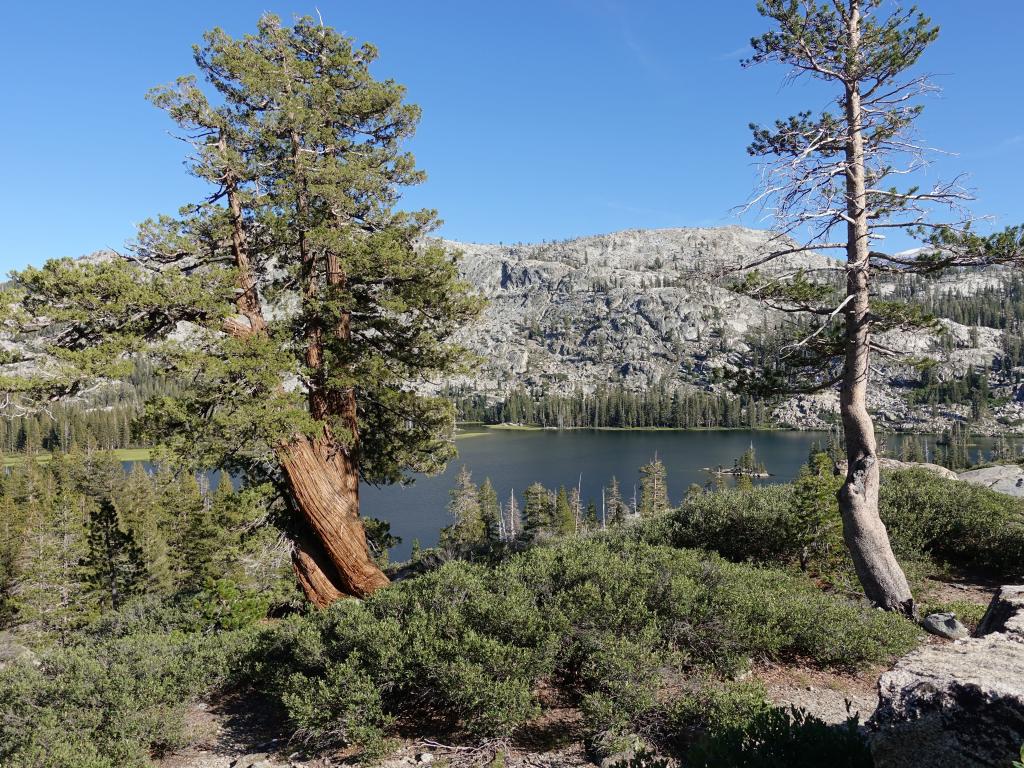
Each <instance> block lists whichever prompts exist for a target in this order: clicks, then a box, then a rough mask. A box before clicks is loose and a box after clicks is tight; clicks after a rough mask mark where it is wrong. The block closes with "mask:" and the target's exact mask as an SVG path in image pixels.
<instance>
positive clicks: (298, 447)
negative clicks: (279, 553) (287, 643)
mask: <svg viewBox="0 0 1024 768" xmlns="http://www.w3.org/2000/svg"><path fill="white" fill-rule="evenodd" d="M278 455H279V457H280V459H281V466H282V469H283V470H284V473H285V479H286V481H287V483H288V489H289V492H290V493H291V496H292V498H293V499H294V501H295V505H296V507H298V509H299V510H301V512H302V515H303V517H304V518H305V520H306V522H307V523H309V527H310V528H311V529H312V531H313V533H314V534H315V536H316V538H317V540H318V541H319V543H320V544H321V545H322V547H323V551H324V552H325V553H326V554H327V557H328V559H329V561H330V563H331V565H333V566H334V568H335V569H336V571H337V575H336V579H335V578H334V574H330V573H329V572H326V571H325V569H324V568H322V567H319V564H320V562H321V561H322V558H319V553H318V552H316V551H315V549H313V548H309V549H306V550H305V551H302V552H301V554H300V557H299V560H298V563H299V566H298V567H297V569H296V570H297V571H298V570H299V568H301V569H302V570H303V573H302V575H301V577H300V582H303V589H306V590H307V591H306V594H307V595H308V596H309V597H310V599H311V600H312V601H313V602H315V603H317V604H322V603H324V604H325V603H329V602H331V601H332V599H337V598H336V597H333V598H332V596H331V594H330V591H329V589H325V588H324V586H320V582H322V581H324V580H327V581H331V582H332V583H333V586H335V587H336V588H338V589H339V590H340V591H341V592H343V593H344V594H347V595H354V596H356V597H366V596H367V595H369V594H370V593H371V592H373V591H374V590H375V589H379V588H380V587H383V586H386V585H387V584H388V578H387V576H385V575H384V573H383V571H381V569H380V568H379V567H378V565H377V564H376V563H375V562H374V561H373V559H372V558H371V557H370V553H369V550H368V549H367V546H366V532H365V531H364V530H363V523H362V521H361V520H360V519H359V474H358V472H356V471H355V468H354V467H353V466H352V462H351V460H350V459H349V458H348V455H347V454H346V453H345V452H344V451H343V450H341V449H340V448H339V446H337V444H336V443H335V442H334V441H333V440H331V439H330V438H329V437H327V436H321V437H319V438H315V439H313V438H305V437H303V438H297V439H295V440H293V441H292V442H290V443H288V445H286V446H284V447H283V448H281V450H280V451H279V453H278ZM300 541H301V539H300ZM318 558H319V559H318ZM313 566H318V570H319V571H320V573H319V574H314V575H313V576H310V575H309V573H311V572H312V571H313ZM307 582H308V583H307ZM309 586H314V587H316V588H315V589H314V590H313V591H312V592H311V591H310V589H309Z"/></svg>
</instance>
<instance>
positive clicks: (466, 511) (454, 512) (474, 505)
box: [441, 467, 487, 551]
mask: <svg viewBox="0 0 1024 768" xmlns="http://www.w3.org/2000/svg"><path fill="white" fill-rule="evenodd" d="M450 496H451V500H450V501H449V502H448V513H449V514H450V515H451V516H452V520H453V522H452V524H451V525H450V526H448V527H447V528H445V529H443V530H442V531H441V543H442V544H443V545H445V546H447V547H450V548H452V549H454V550H456V551H465V550H469V549H472V548H473V547H476V546H479V545H480V544H482V543H483V542H484V541H486V539H487V527H486V525H485V524H484V518H483V515H482V511H481V509H480V489H479V488H477V487H476V486H475V485H474V484H473V476H472V474H470V472H469V470H468V469H466V467H463V468H462V469H461V470H460V471H459V477H458V479H457V480H456V481H455V487H454V488H453V489H452V490H451V492H450Z"/></svg>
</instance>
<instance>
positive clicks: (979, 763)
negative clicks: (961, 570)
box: [870, 586, 1024, 768]
mask: <svg viewBox="0 0 1024 768" xmlns="http://www.w3.org/2000/svg"><path fill="white" fill-rule="evenodd" d="M978 631H979V635H981V636H978V637H974V638H968V639H966V640H960V641H957V642H953V643H942V644H935V645H927V646H924V647H922V648H920V649H918V650H917V651H914V652H913V653H911V654H909V655H908V656H905V657H904V658H903V659H901V660H900V661H899V662H898V663H897V664H896V666H895V667H894V668H893V669H892V670H890V671H889V672H886V673H885V674H883V675H882V677H881V678H880V680H879V681H878V689H879V706H878V710H877V711H876V712H875V715H874V717H873V718H872V720H871V723H870V725H871V728H872V733H871V750H872V754H873V756H874V759H875V765H876V766H877V768H897V767H899V768H905V767H908V766H909V767H912V766H922V767H924V766H927V768H996V767H998V768H1005V767H1006V766H1009V765H1010V763H1011V761H1012V760H1013V758H1014V756H1016V755H1017V754H1019V749H1020V746H1021V743H1022V742H1024V586H1015V587H1003V588H1002V589H1001V590H1000V592H999V593H998V594H997V595H996V596H995V598H994V599H993V601H992V604H991V605H990V606H989V610H988V612H987V613H986V615H985V618H984V619H983V620H982V622H981V625H980V626H979V630H978ZM982 633H983V634H982Z"/></svg>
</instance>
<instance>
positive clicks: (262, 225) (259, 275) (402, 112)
mask: <svg viewBox="0 0 1024 768" xmlns="http://www.w3.org/2000/svg"><path fill="white" fill-rule="evenodd" d="M376 56H377V51H376V49H375V48H374V47H373V46H371V45H362V46H357V45H355V44H354V43H353V41H352V40H351V39H350V38H347V37H345V36H343V35H340V34H338V33H337V32H335V31H334V30H332V29H331V28H329V27H327V26H324V25H322V24H319V23H317V22H315V21H314V20H312V19H309V18H303V19H299V20H297V21H296V22H295V23H294V24H293V25H292V26H290V27H286V26H283V25H282V24H281V22H280V20H279V19H277V18H276V17H274V16H272V15H266V16H264V17H263V18H261V19H260V21H259V23H258V25H257V30H256V32H255V33H254V34H252V35H247V36H245V37H244V38H242V39H232V38H231V37H229V36H228V35H227V34H226V33H224V32H223V31H221V30H219V29H218V30H214V31H212V32H210V33H208V34H207V35H206V36H205V37H204V42H203V44H202V45H200V46H197V48H196V49H195V61H196V64H197V66H198V68H199V71H200V72H201V74H202V75H203V77H204V78H205V81H206V86H205V87H204V86H202V85H200V83H199V82H198V81H197V80H196V79H195V78H192V77H184V78H181V79H179V80H178V81H177V82H176V83H175V84H174V85H171V86H168V87H163V88H158V89H156V90H155V91H153V92H152V93H151V99H152V101H153V102H154V103H155V104H156V105H157V106H159V107H161V108H163V109H165V110H166V111H167V112H168V114H169V115H170V117H171V118H172V119H173V120H174V121H175V122H176V123H177V125H178V126H179V127H180V128H181V130H182V132H183V134H184V138H186V139H187V140H188V141H190V142H191V143H192V145H193V147H194V150H195V152H194V155H193V156H192V157H191V158H190V170H191V172H192V174H193V175H195V176H196V177H197V178H199V179H200V180H202V181H204V182H206V183H207V184H209V185H210V186H211V194H210V195H209V196H208V197H206V198H205V199H204V200H203V201H202V202H200V203H199V204H197V205H192V206H188V207H186V208H183V209H182V211H183V213H182V214H181V217H180V218H178V219H175V218H172V217H166V216H164V217H160V218H158V219H155V220H151V221H148V222H145V223H144V224H143V225H142V226H141V227H140V230H139V234H138V237H137V239H136V242H135V243H134V244H133V246H132V251H133V253H132V254H130V255H129V256H128V257H125V258H115V259H111V260H106V261H103V262H88V263H82V262H74V261H72V260H70V259H66V260H59V261H52V262H49V263H48V264H47V265H46V266H44V267H43V268H41V269H36V268H29V269H26V270H24V271H23V272H20V273H18V274H15V275H14V276H13V280H12V282H11V283H10V284H8V285H7V286H6V288H5V296H4V297H3V301H2V302H0V306H2V307H3V313H4V315H5V317H4V318H3V319H5V320H7V319H10V320H11V321H12V322H14V323H17V324H19V325H20V327H21V328H22V330H23V331H24V332H25V333H42V334H44V335H47V338H48V340H49V341H50V342H51V346H52V347H53V349H54V350H55V351H56V352H58V353H59V354H58V355H57V356H56V359H57V360H58V361H59V366H55V367H54V369H53V370H50V371H47V374H46V376H45V377H44V376H35V377H31V378H30V380H29V381H27V382H21V383H19V384H18V386H17V387H16V389H17V390H18V392H17V397H18V399H19V400H20V401H21V402H22V403H24V404H26V405H31V404H32V403H33V402H35V401H43V400H46V401H50V400H52V399H54V398H60V397H62V396H66V395H73V394H76V393H78V392H80V391H82V389H83V388H85V387H87V386H89V385H90V384H91V383H92V382H95V381H97V380H100V379H103V378H117V377H119V376H123V375H124V374H125V373H127V372H128V369H129V368H130V365H131V363H130V360H131V359H132V358H131V357H130V356H129V354H128V353H137V352H140V351H141V352H146V353H147V354H149V355H150V356H151V358H152V360H153V361H154V364H155V365H157V366H159V367H160V368H162V369H163V370H166V371H168V372H171V373H172V374H173V375H174V376H175V377H178V378H179V379H181V380H186V381H188V382H189V386H188V387H183V388H182V389H181V391H180V392H178V393H175V394H173V395H170V396H166V397H161V398H156V399H155V400H154V402H152V403H150V404H149V406H148V408H147V417H146V425H147V430H148V431H149V433H150V434H151V435H152V436H153V437H154V438H156V439H158V440H159V441H160V442H161V443H162V444H163V446H164V448H165V450H167V451H168V452H169V454H171V455H173V456H174V457H175V458H176V459H177V460H178V461H180V462H181V463H182V464H183V465H185V466H189V467H191V468H193V469H221V468H223V469H227V470H229V471H231V472H233V473H240V474H244V475H245V476H246V478H247V480H248V481H250V482H251V483H253V484H254V485H255V484H262V483H268V484H272V486H273V487H274V488H278V489H280V492H281V494H282V495H283V497H284V501H285V506H286V508H287V509H289V510H292V511H293V512H294V515H293V518H292V519H286V520H284V523H285V528H286V529H287V530H288V531H289V533H290V534H292V535H293V537H294V543H295V565H296V568H295V571H296V574H297V575H298V577H299V580H300V583H301V586H302V587H303V589H304V590H305V592H306V594H307V596H308V597H309V598H310V599H311V600H312V601H313V602H315V603H317V604H319V605H326V604H328V603H329V602H331V601H332V600H334V599H337V598H338V597H339V596H341V595H343V594H352V595H357V596H365V595H367V594H369V593H371V592H372V591H374V590H375V589H377V588H379V587H382V586H384V585H385V584H387V578H386V577H385V576H384V574H383V572H382V571H381V570H380V568H379V566H378V565H377V564H376V563H375V562H374V561H373V559H372V558H371V556H370V553H369V550H368V548H367V546H366V538H365V531H364V529H363V526H362V523H361V521H360V519H359V516H358V511H359V508H358V488H359V483H360V482H370V483H376V484H381V483H393V482H398V481H400V480H402V479H404V478H407V477H408V476H409V472H410V471H412V472H435V471H439V470H440V469H441V468H442V467H443V466H444V464H445V463H446V462H447V461H448V459H449V458H450V457H451V456H452V455H453V450H454V449H453V446H452V441H451V436H452V431H453V429H454V419H453V413H452V409H451V406H450V404H449V403H448V402H447V401H446V400H445V399H444V398H443V397H433V396H427V395H424V394H421V389H420V388H418V387H417V386H416V385H417V384H419V383H421V382H423V381H427V380H434V379H436V378H438V377H439V376H441V375H444V374H447V373H451V372H454V371H456V370H458V369H460V367H461V365H462V361H463V360H464V353H463V350H462V349H461V348H459V347H458V346H457V345H454V344H453V343H452V342H451V337H452V334H453V333H454V332H455V330H457V329H458V328H459V327H460V326H461V325H462V324H464V323H465V322H466V321H467V320H469V319H471V318H472V317H474V316H475V315H476V314H477V312H478V311H479V307H480V302H479V300H478V299H476V298H475V297H473V296H471V295H470V293H469V289H468V286H467V285H466V284H465V283H464V282H463V281H462V280H461V279H460V278H459V274H458V267H457V264H456V262H455V260H454V259H453V258H452V256H451V254H449V253H448V252H447V251H446V250H445V248H444V247H443V246H442V245H440V244H438V243H436V242H433V241H428V240H426V235H427V234H428V233H429V232H430V231H431V230H432V229H433V228H434V227H436V225H437V221H438V220H437V218H436V217H435V215H434V213H433V212H432V211H426V210H425V211H418V212H414V213H403V212H398V211H396V210H395V204H396V201H397V200H398V199H399V198H400V196H401V190H402V189H403V188H404V187H406V186H408V185H412V184H417V183H419V182H421V181H422V180H423V178H424V176H423V174H422V173H421V172H420V171H419V170H417V169H416V167H415V163H414V160H413V158H412V156H411V155H409V154H408V153H407V152H405V150H404V148H403V142H404V141H406V140H407V139H408V138H409V137H410V136H411V135H412V134H413V132H414V130H415V128H416V124H417V122H418V119H419V110H418V109H417V108H416V107H415V106H412V105H409V104H406V103H404V96H405V91H404V89H403V88H402V86H400V85H399V84H397V83H395V82H394V81H392V80H377V79H375V78H374V77H373V76H372V75H371V73H370V65H371V63H372V62H373V61H374V59H375V58H376ZM147 262H148V266H152V265H157V266H159V268H158V269H151V268H148V267H147ZM285 292H290V294H291V295H292V296H294V297H295V302H294V304H292V305H291V306H292V308H293V310H294V311H293V312H292V313H291V314H289V315H287V316H284V315H277V316H273V317H270V316H267V315H265V314H264V311H263V300H264V297H270V296H275V297H280V296H281V295H282V294H284V293H285ZM183 321H185V322H188V323H190V324H191V327H192V328H193V333H192V335H193V342H194V343H190V344H189V345H181V344H178V343H173V342H172V343H164V342H165V341H166V340H167V338H168V336H169V335H170V334H172V333H173V332H174V331H175V329H176V328H177V327H178V325H179V323H181V322H183ZM296 380H300V381H301V382H302V386H301V387H296V386H294V382H295V381H296ZM115 431H116V430H115ZM31 442H32V441H31V436H30V435H27V436H26V440H25V444H26V445H29V444H30V443H31ZM282 480H283V482H281V481H282Z"/></svg>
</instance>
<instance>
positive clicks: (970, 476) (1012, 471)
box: [957, 464, 1024, 497]
mask: <svg viewBox="0 0 1024 768" xmlns="http://www.w3.org/2000/svg"><path fill="white" fill-rule="evenodd" d="M957 477H958V478H959V479H960V480H963V481H964V482H965V483H973V484H974V485H983V486H985V487H986V488H991V489H992V490H993V491H999V493H1006V494H1009V495H1010V496H1022V497H1024V467H1021V466H1020V465H1019V464H1000V465H999V466H995V467H982V468H981V469H971V470H968V471H967V472H961V473H959V474H958V475H957Z"/></svg>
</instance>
